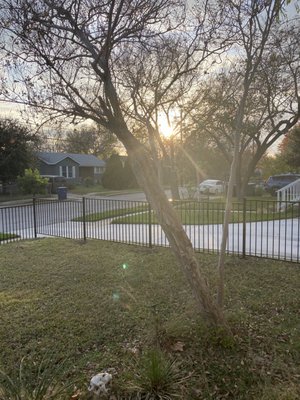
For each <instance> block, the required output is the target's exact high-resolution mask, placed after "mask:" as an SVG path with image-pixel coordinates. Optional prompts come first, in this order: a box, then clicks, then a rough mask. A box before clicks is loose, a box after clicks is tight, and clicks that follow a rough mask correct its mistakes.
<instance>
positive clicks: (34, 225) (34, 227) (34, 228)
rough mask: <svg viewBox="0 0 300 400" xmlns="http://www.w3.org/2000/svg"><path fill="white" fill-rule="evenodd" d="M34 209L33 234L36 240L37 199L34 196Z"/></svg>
mask: <svg viewBox="0 0 300 400" xmlns="http://www.w3.org/2000/svg"><path fill="white" fill-rule="evenodd" d="M32 209H33V232H34V238H35V239H36V238H37V226H36V198H35V196H33V198H32Z"/></svg>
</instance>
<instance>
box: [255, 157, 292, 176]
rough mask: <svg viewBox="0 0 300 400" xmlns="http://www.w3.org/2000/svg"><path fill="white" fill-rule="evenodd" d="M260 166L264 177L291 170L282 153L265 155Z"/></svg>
mask: <svg viewBox="0 0 300 400" xmlns="http://www.w3.org/2000/svg"><path fill="white" fill-rule="evenodd" d="M258 168H259V169H261V171H262V177H263V179H267V178H268V177H269V176H271V175H278V174H285V173H288V172H290V167H289V166H288V164H287V163H286V162H285V160H284V157H283V155H282V154H281V153H277V154H274V155H265V156H264V157H263V158H262V159H261V160H260V162H259V163H258Z"/></svg>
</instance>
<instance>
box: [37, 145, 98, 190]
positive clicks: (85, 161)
mask: <svg viewBox="0 0 300 400" xmlns="http://www.w3.org/2000/svg"><path fill="white" fill-rule="evenodd" d="M36 156H37V158H38V170H39V172H40V174H41V175H58V176H63V177H65V178H66V179H68V180H71V181H73V182H83V181H84V180H85V179H86V178H91V179H93V181H94V182H95V183H96V182H101V179H102V175H103V173H104V171H105V161H103V160H99V159H98V158H97V157H95V156H93V155H89V154H72V153H50V152H37V153H36Z"/></svg>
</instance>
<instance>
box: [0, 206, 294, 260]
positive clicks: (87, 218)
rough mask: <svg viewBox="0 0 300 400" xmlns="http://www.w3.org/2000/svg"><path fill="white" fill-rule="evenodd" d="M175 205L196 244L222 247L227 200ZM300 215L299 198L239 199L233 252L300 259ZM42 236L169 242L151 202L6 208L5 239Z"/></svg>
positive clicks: (204, 248)
mask: <svg viewBox="0 0 300 400" xmlns="http://www.w3.org/2000/svg"><path fill="white" fill-rule="evenodd" d="M173 207H174V208H175V210H176V212H177V213H178V215H179V217H180V218H181V221H182V223H183V227H184V229H185V231H186V233H187V235H188V236H189V238H190V240H191V242H192V243H193V246H194V248H195V250H197V251H201V252H218V251H219V249H220V245H221V238H222V231H223V227H222V221H223V218H224V208H225V207H224V202H221V201H216V200H212V201H209V200H207V199H206V200H203V201H177V202H173ZM280 210H281V211H280ZM299 218H300V205H299V203H290V202H289V203H287V204H285V207H282V208H278V204H277V202H276V201H270V200H268V201H266V200H246V199H245V200H244V201H243V202H236V203H234V204H233V208H232V221H231V223H230V225H229V235H228V242H227V253H230V254H239V255H241V256H246V255H251V256H257V257H266V258H273V259H281V260H287V261H293V262H299V260H300V250H299V248H300V223H299ZM1 235H2V237H1ZM9 235H10V236H9ZM41 236H59V237H65V238H74V239H82V240H87V239H88V238H94V239H101V240H108V241H115V242H122V243H127V244H138V245H143V246H154V245H155V246H168V245H169V244H168V240H167V238H166V237H165V234H164V232H163V231H162V229H161V227H160V226H159V225H158V223H157V221H156V217H155V214H154V213H153V211H152V210H151V208H150V206H149V204H148V203H146V202H140V201H123V200H110V199H97V198H82V199H79V200H74V199H68V200H63V201H58V200H42V199H33V201H32V204H28V205H22V206H15V207H2V208H0V240H1V243H7V242H8V241H12V240H20V239H31V238H37V237H41Z"/></svg>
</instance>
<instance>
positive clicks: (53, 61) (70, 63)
mask: <svg viewBox="0 0 300 400" xmlns="http://www.w3.org/2000/svg"><path fill="white" fill-rule="evenodd" d="M0 4H1V17H0V18H1V19H0V26H1V35H2V37H3V42H4V43H3V44H2V54H4V55H5V61H4V62H3V64H4V65H3V67H4V68H5V69H6V71H7V72H8V73H9V75H6V76H4V77H3V79H2V84H3V89H2V94H3V95H4V96H5V97H7V98H10V99H11V100H13V101H19V102H22V103H24V102H27V103H28V104H29V105H31V106H34V107H39V108H40V109H43V110H44V111H47V112H48V113H52V116H53V117H55V118H59V117H60V116H64V117H66V116H70V117H71V118H73V117H74V118H81V119H84V120H85V119H90V120H92V121H94V122H95V123H97V124H100V125H102V126H103V127H105V128H106V129H109V130H110V131H111V132H113V133H114V134H115V135H116V136H117V138H118V139H119V140H120V141H121V142H122V143H123V144H124V146H125V148H126V150H127V153H128V155H129V158H130V161H131V165H132V168H133V171H134V173H135V175H136V178H137V181H138V183H139V185H140V186H141V187H142V188H143V190H144V192H145V194H146V196H147V199H148V200H149V202H150V203H151V205H152V207H153V209H154V210H155V212H156V215H157V218H158V221H159V223H160V224H161V226H162V229H163V230H164V232H165V234H166V236H167V238H168V240H169V243H170V245H171V248H172V250H173V252H174V253H175V255H176V257H177V260H178V261H179V263H180V265H181V267H182V270H183V271H184V273H185V275H186V277H187V280H188V282H189V284H190V286H191V288H192V291H193V294H194V296H195V298H196V300H197V304H198V306H199V309H200V311H201V313H202V315H204V316H205V317H206V320H207V321H208V322H210V323H213V324H215V325H218V324H224V317H223V313H222V312H221V311H220V308H219V307H218V306H217V304H216V303H215V301H214V300H213V297H212V295H211V293H210V290H209V287H208V285H207V282H206V280H205V278H204V277H203V275H202V272H201V269H200V266H199V264H198V262H197V259H196V257H195V255H194V251H193V248H192V245H191V242H190V240H189V239H188V237H187V235H186V234H185V232H184V230H183V227H182V224H181V223H180V221H179V219H178V216H177V214H176V213H175V211H174V210H173V208H172V207H171V206H170V204H169V202H168V200H167V198H166V196H165V194H164V192H163V190H162V188H161V187H160V185H159V182H158V179H157V175H156V173H155V168H154V164H153V161H152V159H151V157H150V156H149V152H148V151H147V149H145V147H144V146H143V145H142V144H141V142H140V141H138V140H137V139H136V138H135V137H134V136H133V134H132V132H131V131H130V129H129V126H128V124H127V123H126V120H125V117H124V114H123V112H122V107H123V106H124V102H125V100H126V99H124V97H123V95H122V88H121V87H120V85H119V82H118V76H119V75H118V69H117V66H118V65H120V63H122V60H124V59H128V57H130V54H133V53H134V49H135V47H136V45H141V44H142V45H143V46H146V45H147V43H151V41H152V40H154V38H161V37H163V35H166V36H167V35H169V34H170V32H171V31H172V29H173V27H174V26H175V27H176V28H177V29H178V21H180V18H183V16H184V14H183V10H182V4H181V2H180V1H176V0H171V1H170V0H156V1H154V0H153V1H149V0H136V1H134V2H133V1H130V0H112V1H105V0H66V1H63V2H57V1H54V0H30V1H29V0H1V2H0Z"/></svg>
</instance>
